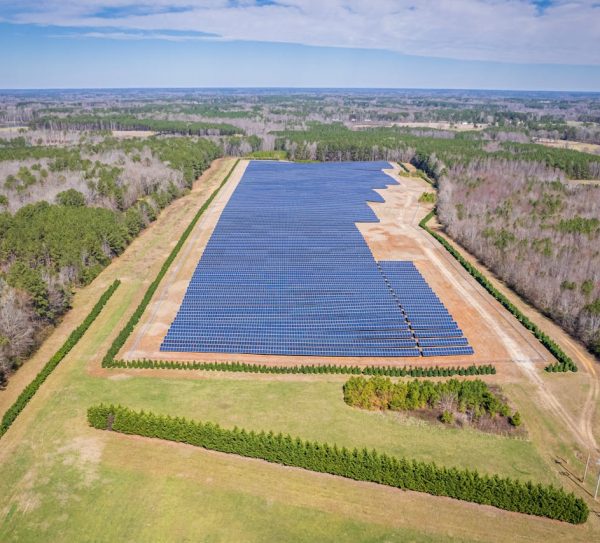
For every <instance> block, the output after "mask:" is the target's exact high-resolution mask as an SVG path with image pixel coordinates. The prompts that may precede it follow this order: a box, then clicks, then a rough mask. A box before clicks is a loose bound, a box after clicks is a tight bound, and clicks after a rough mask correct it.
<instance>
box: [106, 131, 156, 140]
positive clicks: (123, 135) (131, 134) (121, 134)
mask: <svg viewBox="0 0 600 543" xmlns="http://www.w3.org/2000/svg"><path fill="white" fill-rule="evenodd" d="M112 135H113V136H114V137H115V138H119V139H129V138H149V137H150V136H154V135H156V132H153V131H152V130H113V131H112Z"/></svg>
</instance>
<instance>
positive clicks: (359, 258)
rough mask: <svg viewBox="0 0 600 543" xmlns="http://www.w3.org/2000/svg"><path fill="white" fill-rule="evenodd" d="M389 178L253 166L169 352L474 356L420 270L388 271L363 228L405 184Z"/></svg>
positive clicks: (199, 273)
mask: <svg viewBox="0 0 600 543" xmlns="http://www.w3.org/2000/svg"><path fill="white" fill-rule="evenodd" d="M387 167H389V164H387V163H382V162H371V163H356V162H355V163H338V164H331V163H329V164H291V163H276V162H251V163H250V164H249V166H248V168H247V170H246V172H245V174H244V176H243V178H242V179H241V181H240V183H239V185H238V187H237V188H236V190H235V191H234V193H233V195H232V196H231V198H230V201H229V203H228V204H227V206H226V207H225V209H224V211H223V213H222V214H221V217H220V219H219V221H218V223H217V226H216V228H215V230H214V232H213V235H212V236H211V238H210V240H209V242H208V244H207V246H206V248H205V250H204V254H203V255H202V258H201V259H200V261H199V262H198V265H197V267H196V270H195V272H194V274H193V276H192V279H191V281H190V284H189V287H188V289H187V291H186V294H185V297H184V299H183V302H182V304H181V306H180V308H179V311H178V313H177V316H176V317H175V320H174V321H173V323H172V325H171V327H170V328H169V331H168V333H167V335H166V337H165V339H164V341H163V343H162V345H161V350H163V351H176V352H225V353H249V354H280V355H286V354H290V355H320V356H386V357H388V356H389V357H400V356H402V357H404V356H419V355H421V354H423V355H425V356H427V354H426V352H425V351H432V352H433V351H434V350H435V351H439V354H446V352H447V354H456V353H453V352H451V351H452V350H453V349H467V348H468V349H470V347H468V344H467V342H466V340H465V339H464V338H462V332H461V331H460V329H459V328H458V326H457V325H456V323H455V322H454V321H453V320H452V318H451V317H450V315H449V314H448V312H447V311H446V309H445V307H444V306H443V305H442V304H441V302H439V300H438V299H437V297H436V296H435V294H434V293H433V291H431V289H430V288H429V287H428V285H427V283H426V282H425V281H424V279H423V278H422V277H421V275H420V274H419V272H418V271H417V270H416V268H415V267H414V265H412V263H410V262H382V263H380V265H378V264H377V262H376V261H375V260H374V259H373V256H372V254H371V251H370V250H369V247H368V246H367V244H366V243H365V240H364V239H363V236H362V234H361V233H360V232H359V230H358V229H357V228H356V226H355V223H356V222H377V221H378V219H377V217H376V216H375V214H374V213H373V211H372V210H371V209H370V208H369V206H367V205H366V202H367V201H371V202H375V201H378V202H381V201H383V198H382V197H381V196H380V195H378V194H377V193H375V192H374V191H373V189H376V188H385V186H387V185H389V184H391V183H393V182H394V181H393V180H392V179H391V178H390V177H389V176H387V175H385V174H383V173H382V172H381V169H382V168H387ZM411 319H412V320H411ZM458 341H460V342H458ZM434 347H437V349H433V348H434Z"/></svg>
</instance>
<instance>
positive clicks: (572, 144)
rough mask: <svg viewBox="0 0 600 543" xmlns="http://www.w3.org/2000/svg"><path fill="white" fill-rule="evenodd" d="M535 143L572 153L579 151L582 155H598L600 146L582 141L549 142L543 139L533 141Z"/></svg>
mask: <svg viewBox="0 0 600 543" xmlns="http://www.w3.org/2000/svg"><path fill="white" fill-rule="evenodd" d="M535 143H539V144H540V145H545V146H546V147H555V148H557V149H572V150H573V151H581V152H582V153H590V154H600V145H597V144H595V143H584V142H582V141H567V140H550V139H544V138H540V139H537V140H535Z"/></svg>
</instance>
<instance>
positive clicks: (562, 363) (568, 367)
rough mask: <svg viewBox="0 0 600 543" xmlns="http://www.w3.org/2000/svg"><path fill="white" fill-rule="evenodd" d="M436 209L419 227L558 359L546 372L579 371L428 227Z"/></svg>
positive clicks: (473, 267) (468, 263)
mask: <svg viewBox="0 0 600 543" xmlns="http://www.w3.org/2000/svg"><path fill="white" fill-rule="evenodd" d="M435 211H436V210H435V208H434V209H433V210H431V211H430V212H429V213H428V214H427V215H426V216H425V217H423V219H422V220H421V222H420V223H419V226H420V227H421V228H423V230H425V231H426V232H428V233H429V234H430V235H431V236H433V237H434V238H435V239H436V240H437V241H439V242H440V243H441V244H442V246H443V247H444V248H445V249H446V250H447V251H448V252H449V253H450V254H451V255H452V256H453V257H454V258H455V259H456V260H457V261H458V262H459V263H460V265H461V266H462V267H463V268H464V269H465V270H467V271H468V272H469V274H471V275H472V276H473V277H474V278H475V279H476V280H477V282H478V283H479V284H480V285H481V286H482V287H483V288H485V290H487V291H488V292H489V293H490V294H491V295H492V296H493V297H494V298H496V300H498V301H499V302H500V303H501V304H502V305H503V306H504V307H505V308H506V309H507V310H508V311H510V312H511V313H512V314H513V315H514V316H515V317H516V319H517V320H518V321H519V322H520V323H521V324H522V325H523V326H524V327H525V328H527V330H529V331H530V332H532V333H533V335H534V336H535V337H536V339H537V340H538V341H539V342H540V343H541V344H542V345H543V346H544V347H546V349H548V350H549V351H550V353H552V355H553V356H554V357H555V358H556V360H557V362H555V363H553V364H548V365H547V366H546V367H545V370H546V371H548V372H567V371H577V365H576V364H575V362H573V360H572V359H571V358H570V357H569V356H568V355H567V354H566V353H565V352H564V351H563V350H562V349H561V347H560V346H559V345H558V343H556V342H555V341H554V340H553V339H552V338H551V337H550V336H548V335H547V334H546V333H545V332H543V331H542V330H541V329H540V328H539V327H538V325H537V324H535V323H534V322H532V321H531V319H529V318H528V317H527V316H526V315H525V314H524V313H523V312H522V311H521V310H520V309H519V308H518V307H517V306H516V305H514V304H513V303H512V302H511V301H510V300H509V299H508V298H507V297H506V296H505V295H504V294H502V292H500V291H499V290H498V289H497V288H496V287H494V285H492V283H491V282H490V280H489V279H488V278H487V277H486V276H485V275H484V274H483V273H481V272H480V271H479V270H478V269H477V268H476V267H475V266H474V265H473V264H471V263H470V262H469V261H467V259H465V258H464V257H463V256H462V254H461V253H460V252H459V251H458V249H456V248H455V247H454V246H453V245H452V244H451V243H450V242H448V241H447V240H446V239H445V238H444V237H443V236H440V235H439V234H438V233H437V232H434V231H433V230H431V228H429V227H428V226H427V223H428V222H429V221H430V220H431V218H432V217H433V216H434V215H435Z"/></svg>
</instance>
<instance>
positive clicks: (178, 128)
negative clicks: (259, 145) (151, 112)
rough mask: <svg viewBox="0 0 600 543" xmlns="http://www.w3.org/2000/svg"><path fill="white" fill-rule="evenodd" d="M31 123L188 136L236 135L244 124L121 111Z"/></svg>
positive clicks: (77, 128)
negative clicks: (151, 115) (182, 119)
mask: <svg viewBox="0 0 600 543" xmlns="http://www.w3.org/2000/svg"><path fill="white" fill-rule="evenodd" d="M29 126H30V127H31V128H34V129H37V128H45V129H48V130H151V131H153V132H159V133H161V134H182V135H187V136H233V135H235V134H243V130H242V129H241V128H238V127H237V126H233V125H231V124H226V123H211V122H201V121H194V122H192V121H170V120H163V119H152V118H140V117H135V116H133V115H127V114H120V113H109V114H106V115H98V114H88V115H85V114H79V115H69V116H66V117H59V116H51V117H40V118H38V119H35V120H34V121H31V122H30V124H29Z"/></svg>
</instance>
